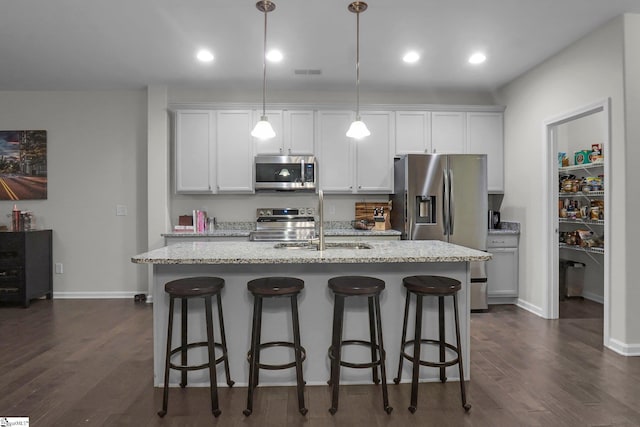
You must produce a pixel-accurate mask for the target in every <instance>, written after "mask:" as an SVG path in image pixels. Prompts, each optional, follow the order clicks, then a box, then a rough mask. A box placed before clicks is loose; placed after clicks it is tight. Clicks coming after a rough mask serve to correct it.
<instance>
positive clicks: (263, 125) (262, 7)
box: [251, 0, 276, 140]
mask: <svg viewBox="0 0 640 427" xmlns="http://www.w3.org/2000/svg"><path fill="white" fill-rule="evenodd" d="M256 8H257V9H258V10H259V11H260V12H263V13H264V45H263V52H262V116H261V117H260V121H259V122H258V123H256V126H255V127H254V128H253V130H252V131H251V136H253V137H254V138H258V139H261V140H266V139H271V138H273V137H274V136H276V133H275V131H274V130H273V127H272V126H271V123H269V120H268V119H267V113H266V97H267V13H269V12H271V11H272V10H274V9H275V8H276V4H275V3H274V2H272V1H270V0H261V1H259V2H258V3H256Z"/></svg>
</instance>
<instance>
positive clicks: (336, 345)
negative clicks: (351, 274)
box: [329, 295, 344, 415]
mask: <svg viewBox="0 0 640 427" xmlns="http://www.w3.org/2000/svg"><path fill="white" fill-rule="evenodd" d="M343 317H344V297H343V296H341V295H336V296H335V302H334V305H333V332H332V335H331V347H330V348H329V355H330V356H332V358H331V380H330V384H331V408H329V412H330V413H331V415H333V414H335V413H336V411H337V410H338V392H339V388H338V386H339V385H340V360H341V357H342V355H341V350H342V320H343Z"/></svg>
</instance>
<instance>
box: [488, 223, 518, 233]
mask: <svg viewBox="0 0 640 427" xmlns="http://www.w3.org/2000/svg"><path fill="white" fill-rule="evenodd" d="M489 234H490V235H494V234H515V235H518V234H520V223H519V222H510V221H501V222H500V224H498V228H494V229H489Z"/></svg>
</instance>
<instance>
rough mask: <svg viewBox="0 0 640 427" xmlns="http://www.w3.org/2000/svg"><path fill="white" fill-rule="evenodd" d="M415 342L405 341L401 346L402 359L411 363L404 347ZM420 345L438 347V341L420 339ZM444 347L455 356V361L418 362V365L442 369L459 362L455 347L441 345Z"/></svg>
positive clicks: (458, 354)
mask: <svg viewBox="0 0 640 427" xmlns="http://www.w3.org/2000/svg"><path fill="white" fill-rule="evenodd" d="M414 342H415V340H410V341H405V342H404V344H403V346H402V357H404V358H405V359H407V360H409V361H411V362H413V356H412V355H410V354H408V353H407V352H406V351H405V347H406V346H408V345H412V344H413V343H414ZM420 343H421V344H431V345H437V346H440V341H438V340H432V339H421V340H420ZM443 344H444V346H445V347H446V348H448V349H449V350H452V351H453V352H454V353H455V354H456V358H455V359H451V360H446V361H444V362H431V361H428V360H420V361H419V363H420V365H422V366H429V367H432V368H444V367H447V366H453V365H456V364H458V362H459V361H460V352H459V351H458V348H457V347H456V346H454V345H453V344H449V343H446V342H445V343H443Z"/></svg>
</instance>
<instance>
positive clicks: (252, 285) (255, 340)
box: [243, 277, 307, 416]
mask: <svg viewBox="0 0 640 427" xmlns="http://www.w3.org/2000/svg"><path fill="white" fill-rule="evenodd" d="M247 288H248V289H249V292H251V294H253V327H252V329H251V349H250V350H249V353H247V359H248V361H249V390H248V394H247V409H245V410H244V411H243V413H244V415H246V416H249V415H251V412H252V411H253V392H254V389H255V388H256V387H257V386H258V379H259V375H258V374H259V370H260V369H268V370H278V369H288V368H293V367H294V366H295V368H296V381H297V388H298V410H299V411H300V413H301V414H302V415H305V414H306V413H307V408H305V406H304V379H303V377H302V362H303V361H304V360H305V359H306V358H307V351H306V350H305V349H304V347H302V345H300V322H299V320H298V294H299V293H300V291H302V289H303V288H304V281H302V280H300V279H296V278H294V277H262V278H260V279H254V280H251V281H249V283H248V284H247ZM277 297H288V298H289V299H290V300H291V317H292V323H293V342H286V341H271V342H265V343H261V342H260V335H261V331H262V300H263V299H264V298H277ZM268 347H290V348H293V350H294V353H295V360H294V361H293V362H289V363H283V364H280V365H275V364H266V363H260V351H261V350H263V349H265V348H268Z"/></svg>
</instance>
